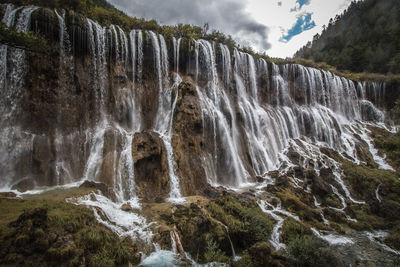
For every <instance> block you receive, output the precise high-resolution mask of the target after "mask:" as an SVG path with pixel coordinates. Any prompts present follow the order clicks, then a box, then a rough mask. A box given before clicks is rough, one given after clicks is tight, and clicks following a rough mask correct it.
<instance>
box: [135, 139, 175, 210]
mask: <svg viewBox="0 0 400 267" xmlns="http://www.w3.org/2000/svg"><path fill="white" fill-rule="evenodd" d="M132 159H133V162H134V164H135V180H136V184H137V187H138V194H139V197H140V198H142V199H143V200H144V201H148V202H152V201H156V198H167V197H168V193H169V191H170V180H169V170H168V163H167V157H166V151H165V147H164V144H163V142H162V140H161V138H160V136H159V135H158V134H156V133H154V132H141V133H136V134H135V136H134V138H133V143H132Z"/></svg>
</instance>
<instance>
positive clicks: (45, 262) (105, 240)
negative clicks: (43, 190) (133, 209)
mask: <svg viewBox="0 0 400 267" xmlns="http://www.w3.org/2000/svg"><path fill="white" fill-rule="evenodd" d="M78 191H80V192H82V193H84V192H86V191H87V189H79V190H78ZM64 193H65V192H62V193H61V194H62V195H63V194H64ZM69 193H71V191H70V192H69ZM71 195H74V194H71ZM136 251H137V247H136V245H135V244H134V243H132V241H131V240H130V239H129V238H124V239H120V238H119V237H118V236H117V235H116V234H114V233H113V232H111V231H110V230H109V229H107V228H105V227H104V226H102V225H100V224H99V223H98V222H97V220H96V219H95V217H94V215H93V212H92V211H91V210H89V209H87V208H85V207H81V206H76V205H73V204H69V203H65V201H64V200H60V196H57V193H54V192H53V193H50V194H45V195H44V196H41V197H40V198H31V199H28V200H25V199H24V200H22V199H18V198H14V199H11V198H2V199H0V264H1V265H17V266H39V265H38V264H40V266H55V265H62V266H128V265H129V263H138V261H139V260H140V255H139V254H137V253H136Z"/></svg>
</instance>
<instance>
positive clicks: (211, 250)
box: [204, 239, 230, 262]
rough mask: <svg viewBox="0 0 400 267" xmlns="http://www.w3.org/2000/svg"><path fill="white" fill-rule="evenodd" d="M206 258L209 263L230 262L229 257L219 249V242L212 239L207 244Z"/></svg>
mask: <svg viewBox="0 0 400 267" xmlns="http://www.w3.org/2000/svg"><path fill="white" fill-rule="evenodd" d="M204 258H205V260H206V261H207V262H228V261H229V260H230V259H229V257H228V256H226V255H225V253H223V252H222V251H221V250H220V249H219V247H218V244H217V242H215V241H214V240H212V239H211V240H209V241H208V242H207V247H206V252H205V253H204Z"/></svg>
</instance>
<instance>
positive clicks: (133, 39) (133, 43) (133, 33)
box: [129, 30, 136, 86]
mask: <svg viewBox="0 0 400 267" xmlns="http://www.w3.org/2000/svg"><path fill="white" fill-rule="evenodd" d="M129 39H130V43H131V61H132V83H133V86H135V80H136V79H135V78H136V73H135V70H136V31H135V30H132V31H131V32H130V33H129Z"/></svg>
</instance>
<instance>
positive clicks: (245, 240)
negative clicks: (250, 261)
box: [208, 196, 273, 249]
mask: <svg viewBox="0 0 400 267" xmlns="http://www.w3.org/2000/svg"><path fill="white" fill-rule="evenodd" d="M208 210H209V211H210V213H211V215H212V216H213V217H214V218H216V219H217V220H219V221H220V222H222V223H223V224H225V225H227V226H228V228H229V233H230V236H231V239H232V241H233V242H234V243H235V245H236V246H237V247H238V248H240V249H246V248H248V247H249V246H251V245H252V244H254V243H256V242H260V241H267V240H268V239H269V236H270V233H271V231H272V227H273V223H272V221H271V219H270V218H269V217H268V216H267V215H265V214H264V213H263V212H262V211H261V209H260V208H259V207H258V206H257V204H256V203H255V201H249V202H246V201H243V200H242V201H241V200H238V199H235V198H234V197H232V196H224V197H221V198H218V199H217V200H215V201H213V202H212V203H210V205H209V206H208Z"/></svg>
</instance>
